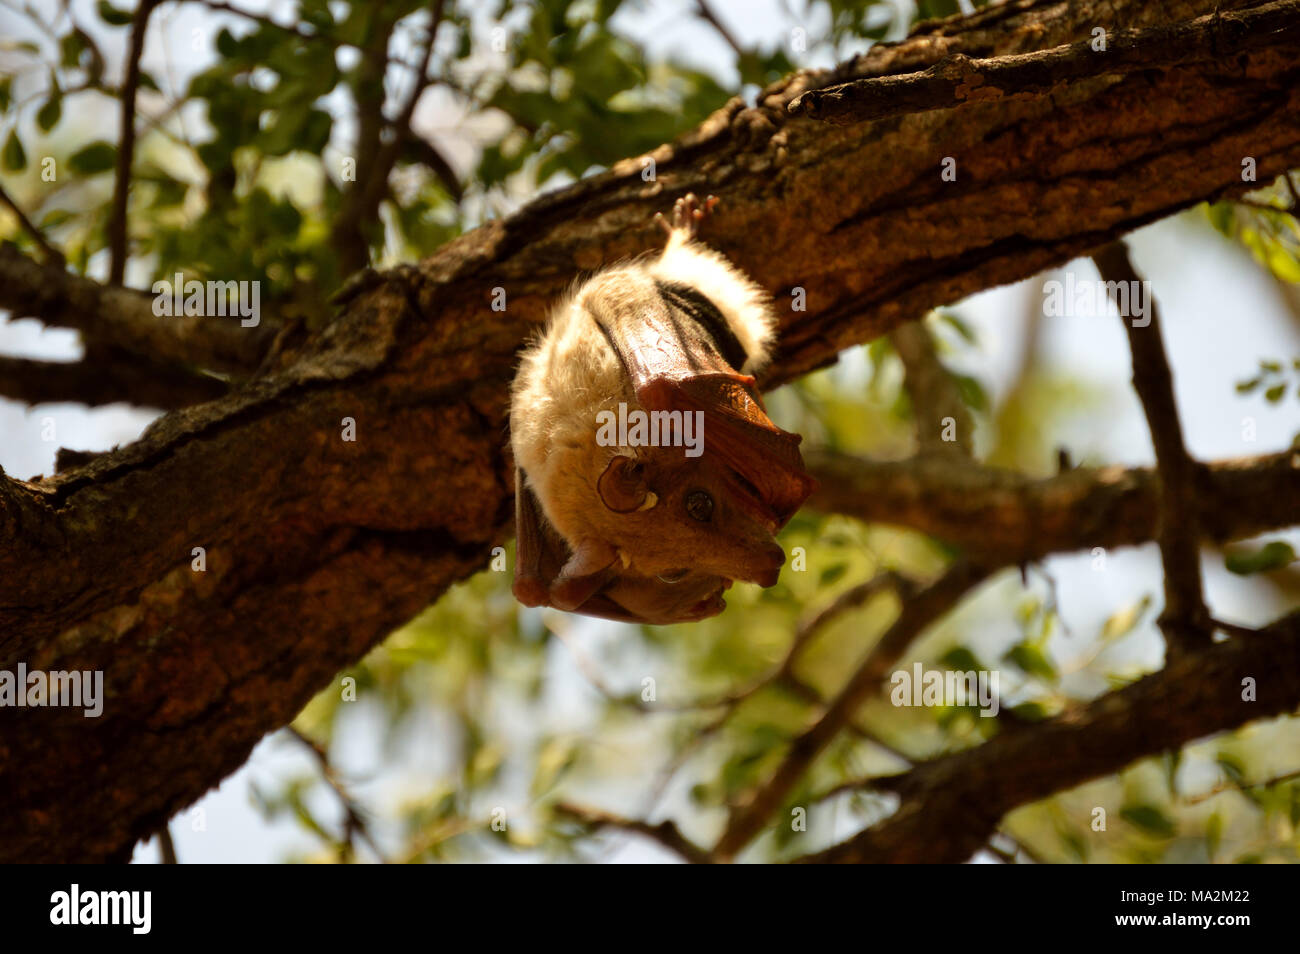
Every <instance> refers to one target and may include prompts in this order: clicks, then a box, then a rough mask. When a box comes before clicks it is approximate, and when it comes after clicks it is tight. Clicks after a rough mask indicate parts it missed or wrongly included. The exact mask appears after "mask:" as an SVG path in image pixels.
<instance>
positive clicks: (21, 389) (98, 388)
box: [0, 354, 227, 410]
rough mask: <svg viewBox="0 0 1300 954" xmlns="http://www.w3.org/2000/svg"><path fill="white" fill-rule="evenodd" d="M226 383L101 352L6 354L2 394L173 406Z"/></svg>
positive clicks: (35, 400) (32, 400)
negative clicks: (63, 357)
mask: <svg viewBox="0 0 1300 954" xmlns="http://www.w3.org/2000/svg"><path fill="white" fill-rule="evenodd" d="M226 391H227V387H226V383H225V382H224V381H222V380H220V379H218V378H211V377H205V376H203V375H199V374H195V373H192V372H189V371H186V370H184V369H181V368H177V367H174V366H159V365H156V364H152V363H150V362H147V361H144V360H141V359H139V358H135V357H134V356H123V355H113V354H96V355H94V356H93V357H87V358H86V359H85V360H82V361H70V362H69V361H36V360H33V359H29V358H12V357H9V356H8V355H0V395H4V396H5V397H7V398H12V399H14V400H16V401H22V402H23V403H24V404H46V403H63V402H69V403H73V404H86V405H89V406H91V407H95V406H98V405H102V404H114V403H116V402H119V401H123V402H127V403H129V404H135V405H137V406H140V407H156V408H160V409H162V410H172V409H175V408H180V407H187V406H188V405H191V404H201V403H202V402H204V401H211V400H213V399H214V398H218V397H220V396H221V395H223V394H225V393H226Z"/></svg>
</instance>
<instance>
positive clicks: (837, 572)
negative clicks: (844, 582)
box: [817, 563, 848, 586]
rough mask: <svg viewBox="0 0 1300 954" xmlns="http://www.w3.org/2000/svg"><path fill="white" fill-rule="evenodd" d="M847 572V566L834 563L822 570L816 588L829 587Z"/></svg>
mask: <svg viewBox="0 0 1300 954" xmlns="http://www.w3.org/2000/svg"><path fill="white" fill-rule="evenodd" d="M847 570H848V565H847V564H844V563H835V564H832V565H831V566H828V567H827V568H826V569H824V570H822V572H821V576H819V577H818V578H817V585H818V586H830V585H831V584H832V583H834V582H835V581H836V580H838V579H839V578H840V577H842V576H843V575H844V573H845V571H847Z"/></svg>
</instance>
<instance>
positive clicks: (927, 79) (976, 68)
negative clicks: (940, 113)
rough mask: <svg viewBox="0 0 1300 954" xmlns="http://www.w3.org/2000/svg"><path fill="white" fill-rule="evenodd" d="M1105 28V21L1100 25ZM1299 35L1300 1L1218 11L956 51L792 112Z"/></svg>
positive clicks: (1027, 90) (1147, 65) (902, 105)
mask: <svg viewBox="0 0 1300 954" xmlns="http://www.w3.org/2000/svg"><path fill="white" fill-rule="evenodd" d="M1098 27H1099V28H1100V29H1103V30H1104V29H1105V26H1104V24H1103V23H1098ZM1297 40H1300V0H1277V2H1275V3H1267V4H1264V5H1263V6H1259V7H1253V8H1250V9H1246V10H1241V11H1236V12H1233V11H1215V12H1214V13H1212V14H1210V15H1208V16H1204V17H1201V18H1200V19H1197V20H1193V21H1191V22H1189V23H1178V24H1174V25H1173V26H1160V27H1154V28H1151V29H1145V30H1131V31H1122V32H1118V33H1115V34H1114V35H1110V36H1106V37H1105V38H1104V43H1105V47H1104V49H1103V48H1100V44H1101V42H1102V41H1101V39H1100V38H1097V37H1094V38H1092V39H1087V40H1080V41H1079V42H1078V43H1073V44H1070V45H1069V46H1060V47H1056V48H1055V49H1051V50H1041V51H1038V52H1034V53H1025V54H1022V55H1019V56H1004V57H997V58H994V59H972V58H971V57H969V56H966V55H965V54H962V53H954V54H952V55H951V56H949V57H946V58H945V59H944V60H942V61H941V62H939V63H936V64H935V65H934V66H932V67H930V68H929V69H927V70H925V71H924V72H921V73H908V74H905V75H902V76H881V77H874V78H870V79H860V80H854V81H853V82H849V83H844V84H842V85H840V86H833V87H831V88H829V89H818V90H810V91H808V92H807V93H804V94H803V95H801V96H799V97H798V98H796V99H795V100H794V101H793V102H792V103H791V104H790V111H791V112H793V113H799V114H802V115H804V116H807V117H809V118H811V119H819V120H823V121H825V122H830V123H859V122H864V121H867V120H876V119H887V118H889V117H892V116H901V115H905V114H916V113H922V112H926V111H928V110H932V109H951V108H953V107H956V106H962V105H965V104H967V103H994V102H998V101H999V100H1004V99H1029V98H1033V97H1036V96H1045V95H1047V94H1048V93H1051V92H1052V91H1053V90H1055V89H1058V88H1060V87H1062V86H1064V85H1066V84H1068V83H1071V82H1075V81H1078V80H1083V79H1090V78H1094V77H1099V76H1120V75H1124V74H1127V73H1133V72H1139V71H1145V70H1155V69H1169V68H1170V67H1174V66H1181V65H1185V64H1187V63H1197V62H1205V61H1216V62H1219V63H1227V62H1229V61H1230V60H1231V59H1232V58H1233V57H1234V56H1236V55H1238V54H1240V53H1245V52H1248V51H1250V50H1257V49H1260V48H1261V47H1265V46H1274V47H1276V46H1280V45H1283V44H1293V43H1295V42H1296V41H1297Z"/></svg>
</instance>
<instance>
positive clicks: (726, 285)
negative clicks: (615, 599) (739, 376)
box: [510, 230, 776, 566]
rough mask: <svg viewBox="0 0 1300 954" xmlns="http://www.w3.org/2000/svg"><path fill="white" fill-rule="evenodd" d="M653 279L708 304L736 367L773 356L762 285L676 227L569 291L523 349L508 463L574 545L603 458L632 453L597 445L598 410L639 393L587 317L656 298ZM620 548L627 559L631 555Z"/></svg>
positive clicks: (754, 367) (756, 366) (584, 532)
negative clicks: (652, 253)
mask: <svg viewBox="0 0 1300 954" xmlns="http://www.w3.org/2000/svg"><path fill="white" fill-rule="evenodd" d="M656 278H657V279H659V280H660V281H670V282H679V283H681V284H685V285H689V286H692V287H693V288H695V289H697V290H698V291H699V292H700V293H701V294H703V295H705V296H707V297H708V299H709V300H710V301H712V302H713V304H714V305H715V306H716V307H717V309H718V311H720V312H721V313H722V315H723V317H724V318H725V319H726V321H727V324H728V325H730V327H731V330H732V332H733V333H734V334H735V335H736V338H737V339H738V340H739V341H740V343H741V345H742V346H743V347H744V349H745V353H746V354H747V355H749V360H748V361H746V363H745V367H744V368H740V369H738V370H740V371H743V372H744V373H747V374H753V373H755V372H756V371H758V370H760V369H761V368H762V367H763V366H764V365H765V364H766V363H767V361H768V359H769V357H770V350H771V346H772V341H773V337H774V334H775V326H776V318H775V315H774V314H773V313H772V308H771V302H770V298H769V297H768V295H767V293H766V292H764V291H763V290H762V289H761V288H760V287H759V286H758V285H756V284H755V283H754V282H752V281H751V280H750V279H749V278H748V277H747V276H746V275H745V274H744V273H743V272H741V271H740V270H739V269H737V268H736V267H735V266H733V265H732V264H731V263H730V262H728V261H727V259H726V258H724V257H723V256H722V255H720V254H718V253H717V252H715V251H713V250H712V249H710V248H707V247H705V246H703V245H701V244H699V243H698V242H695V241H693V240H692V239H691V238H690V236H689V235H688V234H687V233H686V232H684V231H682V230H674V231H673V232H672V234H671V235H670V236H669V239H668V244H667V246H666V247H665V248H664V250H663V253H662V254H661V255H659V256H658V257H657V258H654V259H649V260H645V259H642V260H638V261H634V262H630V263H627V264H623V265H618V266H614V267H611V268H608V269H605V270H603V271H601V272H598V273H597V274H596V275H594V276H592V278H590V279H589V280H587V281H585V282H583V283H582V284H580V285H578V286H577V287H576V288H575V289H574V290H573V291H572V292H571V293H570V294H569V295H568V296H566V297H565V298H564V299H563V300H562V301H561V302H560V303H559V304H558V305H557V306H556V308H555V310H554V311H553V313H552V315H551V318H550V321H549V322H548V324H547V327H546V329H545V330H544V331H543V333H542V335H541V337H540V338H539V339H538V340H537V341H536V342H535V343H534V344H533V345H532V346H531V347H530V348H529V349H528V350H527V351H526V352H525V353H524V355H523V359H522V364H521V366H520V369H519V373H518V374H517V375H516V376H515V382H514V388H513V396H512V401H511V407H510V428H511V443H512V446H513V448H514V455H515V462H516V463H517V464H518V465H519V466H520V467H521V468H523V470H524V472H525V473H526V474H527V479H528V483H529V485H530V486H531V487H532V488H533V492H534V493H535V494H536V495H537V499H538V501H539V502H540V503H541V506H542V509H543V511H544V512H545V514H546V517H547V519H548V520H550V522H551V524H552V525H553V526H554V527H555V528H556V530H558V531H559V532H560V535H561V536H563V537H564V538H565V539H566V540H568V541H569V543H570V544H571V545H575V544H576V543H577V542H578V541H579V540H581V539H582V538H584V537H586V536H589V535H591V533H592V520H591V515H592V514H593V508H596V509H603V507H602V505H601V502H600V499H599V497H598V495H597V491H596V481H597V480H598V479H599V477H600V475H601V473H602V472H603V471H604V469H605V465H606V464H607V463H608V462H609V459H610V458H611V457H612V456H613V455H614V454H617V453H635V452H634V451H631V450H629V449H620V448H612V447H600V446H598V445H597V444H596V430H597V426H596V415H597V414H598V413H599V412H600V411H604V410H615V409H616V408H617V406H618V404H619V402H620V401H625V402H627V405H628V407H629V408H632V407H635V406H636V397H635V395H634V394H633V392H632V389H631V386H630V383H629V382H628V380H627V378H626V375H625V374H624V372H623V368H622V366H621V365H620V364H619V361H618V358H617V357H616V356H615V355H614V352H613V351H612V350H611V348H610V346H609V343H608V342H607V341H606V340H605V336H604V335H603V334H602V333H601V330H600V329H599V328H598V327H597V325H596V322H595V319H594V317H593V315H595V314H599V313H602V312H608V311H614V310H622V309H633V310H634V309H636V308H637V307H638V306H639V303H641V302H644V301H646V300H647V298H648V297H649V296H653V297H655V298H658V296H659V293H658V291H657V290H656V288H655V286H654V284H653V280H654V279H656ZM620 556H621V557H622V558H623V562H624V565H625V566H626V565H628V564H629V562H630V557H629V555H628V554H620Z"/></svg>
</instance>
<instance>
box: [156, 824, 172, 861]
mask: <svg viewBox="0 0 1300 954" xmlns="http://www.w3.org/2000/svg"><path fill="white" fill-rule="evenodd" d="M158 852H159V854H161V855H162V863H163V864H165V865H174V864H176V845H175V843H174V842H173V841H172V830H171V828H169V827H168V826H167V825H163V826H162V827H161V828H159V829H158Z"/></svg>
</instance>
